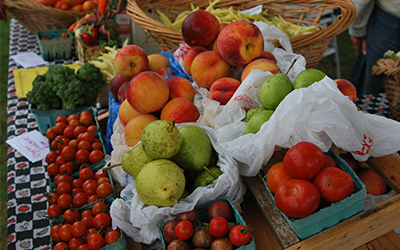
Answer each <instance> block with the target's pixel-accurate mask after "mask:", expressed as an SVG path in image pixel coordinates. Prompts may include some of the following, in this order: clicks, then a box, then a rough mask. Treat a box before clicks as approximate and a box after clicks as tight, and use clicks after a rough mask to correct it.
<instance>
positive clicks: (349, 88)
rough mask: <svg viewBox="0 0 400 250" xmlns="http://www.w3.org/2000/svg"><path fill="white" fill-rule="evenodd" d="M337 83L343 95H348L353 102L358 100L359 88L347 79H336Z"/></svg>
mask: <svg viewBox="0 0 400 250" xmlns="http://www.w3.org/2000/svg"><path fill="white" fill-rule="evenodd" d="M334 81H335V82H336V83H337V87H338V89H339V90H340V92H342V94H343V95H345V96H347V97H348V98H349V99H350V100H351V101H352V102H354V103H356V101H357V89H356V87H355V86H354V85H353V84H352V83H351V82H350V81H349V80H346V79H334Z"/></svg>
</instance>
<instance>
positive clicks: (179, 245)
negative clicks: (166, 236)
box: [167, 239, 190, 250]
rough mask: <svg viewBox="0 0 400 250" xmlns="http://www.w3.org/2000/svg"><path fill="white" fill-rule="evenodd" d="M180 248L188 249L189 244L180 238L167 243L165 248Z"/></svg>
mask: <svg viewBox="0 0 400 250" xmlns="http://www.w3.org/2000/svg"><path fill="white" fill-rule="evenodd" d="M174 249H182V250H189V249H190V248H189V244H188V243H187V242H186V241H184V240H181V239H175V240H173V241H171V243H169V245H168V248H167V250H174Z"/></svg>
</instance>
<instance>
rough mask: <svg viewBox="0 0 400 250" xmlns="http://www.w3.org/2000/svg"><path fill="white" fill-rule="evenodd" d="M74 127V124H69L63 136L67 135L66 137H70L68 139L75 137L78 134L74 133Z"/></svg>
mask: <svg viewBox="0 0 400 250" xmlns="http://www.w3.org/2000/svg"><path fill="white" fill-rule="evenodd" d="M74 129H75V128H74V127H72V126H69V125H68V126H67V127H66V128H65V129H64V132H63V136H64V137H66V138H68V139H74V138H75V137H76V136H75V135H74Z"/></svg>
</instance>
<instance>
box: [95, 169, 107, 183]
mask: <svg viewBox="0 0 400 250" xmlns="http://www.w3.org/2000/svg"><path fill="white" fill-rule="evenodd" d="M101 177H108V174H107V172H106V171H104V172H103V171H102V170H101V169H99V170H97V171H96V172H95V173H94V177H93V178H94V179H95V180H96V181H97V180H98V179H100V178H101Z"/></svg>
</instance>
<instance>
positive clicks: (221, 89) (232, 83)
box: [210, 77, 242, 105]
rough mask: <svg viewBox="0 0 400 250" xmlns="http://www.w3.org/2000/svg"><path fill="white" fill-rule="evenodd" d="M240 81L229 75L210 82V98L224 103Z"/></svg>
mask: <svg viewBox="0 0 400 250" xmlns="http://www.w3.org/2000/svg"><path fill="white" fill-rule="evenodd" d="M240 84H242V83H241V82H240V81H238V80H236V79H234V78H231V77H222V78H219V79H217V80H216V81H215V82H213V83H212V85H211V88H210V99H211V100H215V101H218V102H219V103H220V104H221V105H225V104H227V103H228V102H229V100H230V99H231V98H232V96H233V94H235V92H236V90H237V89H238V88H239V86H240Z"/></svg>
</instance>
